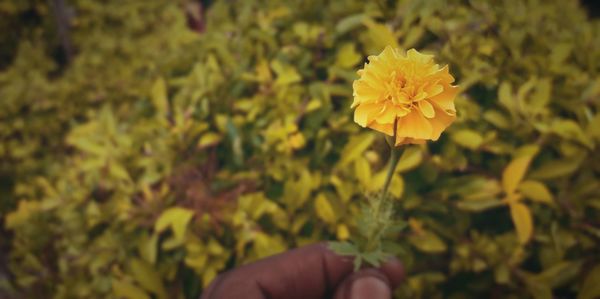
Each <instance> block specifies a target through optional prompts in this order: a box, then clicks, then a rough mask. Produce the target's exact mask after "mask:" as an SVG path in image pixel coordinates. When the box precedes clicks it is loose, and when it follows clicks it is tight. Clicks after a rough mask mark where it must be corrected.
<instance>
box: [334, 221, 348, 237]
mask: <svg viewBox="0 0 600 299" xmlns="http://www.w3.org/2000/svg"><path fill="white" fill-rule="evenodd" d="M336 235H337V239H338V240H341V241H343V240H346V239H348V238H349V237H350V231H349V230H348V226H346V225H345V224H343V223H342V224H340V225H338V226H337V233H336Z"/></svg>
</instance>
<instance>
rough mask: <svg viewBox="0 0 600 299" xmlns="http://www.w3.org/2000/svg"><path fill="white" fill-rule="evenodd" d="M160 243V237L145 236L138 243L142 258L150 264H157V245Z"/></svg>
mask: <svg viewBox="0 0 600 299" xmlns="http://www.w3.org/2000/svg"><path fill="white" fill-rule="evenodd" d="M157 243H158V235H156V234H152V236H147V235H146V236H144V237H143V238H142V240H140V242H139V243H138V251H139V253H140V256H141V257H142V258H143V259H144V260H145V261H147V262H149V263H150V264H154V262H156V254H157V252H156V249H157V248H156V245H157Z"/></svg>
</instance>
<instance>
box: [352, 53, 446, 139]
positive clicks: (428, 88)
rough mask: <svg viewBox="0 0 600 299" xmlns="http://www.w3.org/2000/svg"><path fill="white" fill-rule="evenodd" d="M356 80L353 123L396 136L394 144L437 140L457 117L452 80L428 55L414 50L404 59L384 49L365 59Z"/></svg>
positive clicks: (398, 54) (354, 85)
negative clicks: (376, 54) (367, 59)
mask: <svg viewBox="0 0 600 299" xmlns="http://www.w3.org/2000/svg"><path fill="white" fill-rule="evenodd" d="M358 75H359V76H360V78H359V79H358V80H356V81H354V84H353V88H354V102H353V103H352V108H356V110H355V111H354V121H355V122H356V123H358V124H359V125H361V126H363V127H369V128H371V129H374V130H377V131H380V132H383V133H385V134H387V135H390V136H394V132H395V133H396V145H401V144H407V143H424V142H425V141H426V140H437V139H438V138H439V137H440V135H441V134H442V132H443V131H444V130H445V129H446V128H447V127H448V126H449V125H450V124H451V123H452V122H453V121H454V119H455V118H456V108H455V107H454V98H455V97H456V94H457V92H458V88H457V87H456V86H453V85H451V83H452V82H454V77H452V75H450V73H449V72H448V66H444V67H442V68H440V66H439V65H437V64H435V62H434V61H433V56H432V55H424V54H421V53H419V52H417V50H415V49H411V50H408V52H407V53H406V55H403V54H402V53H400V50H398V49H393V48H392V47H389V46H388V47H386V48H385V50H383V52H381V54H379V55H378V56H369V63H366V64H365V67H364V69H362V70H359V71H358ZM394 124H396V130H394Z"/></svg>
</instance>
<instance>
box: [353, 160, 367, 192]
mask: <svg viewBox="0 0 600 299" xmlns="http://www.w3.org/2000/svg"><path fill="white" fill-rule="evenodd" d="M354 175H355V176H356V178H357V179H358V181H359V182H360V183H361V184H362V185H363V186H364V187H367V188H368V187H369V183H370V182H371V166H370V165H369V162H368V161H367V159H366V158H363V157H359V158H358V159H356V161H354Z"/></svg>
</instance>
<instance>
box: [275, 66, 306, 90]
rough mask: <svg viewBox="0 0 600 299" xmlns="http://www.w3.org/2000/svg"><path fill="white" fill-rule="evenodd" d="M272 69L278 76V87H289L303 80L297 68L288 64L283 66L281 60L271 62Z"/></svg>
mask: <svg viewBox="0 0 600 299" xmlns="http://www.w3.org/2000/svg"><path fill="white" fill-rule="evenodd" d="M271 68H272V69H273V71H275V73H276V74H277V80H275V84H276V85H289V84H292V83H295V82H300V81H301V80H302V77H300V74H298V72H297V71H296V68H294V67H293V66H291V65H288V64H283V63H281V62H280V61H279V60H274V61H273V62H271Z"/></svg>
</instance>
